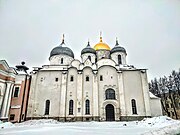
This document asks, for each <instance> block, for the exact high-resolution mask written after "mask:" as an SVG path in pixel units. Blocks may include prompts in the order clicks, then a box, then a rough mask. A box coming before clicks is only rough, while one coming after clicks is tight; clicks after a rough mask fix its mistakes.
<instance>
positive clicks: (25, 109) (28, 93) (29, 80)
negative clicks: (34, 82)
mask: <svg viewBox="0 0 180 135" xmlns="http://www.w3.org/2000/svg"><path fill="white" fill-rule="evenodd" d="M31 79H32V76H30V77H29V87H28V92H27V101H26V108H25V115H24V120H25V121H26V116H27V108H28V101H29V93H30V87H31Z"/></svg>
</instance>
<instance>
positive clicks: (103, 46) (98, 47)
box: [94, 37, 111, 51]
mask: <svg viewBox="0 0 180 135" xmlns="http://www.w3.org/2000/svg"><path fill="white" fill-rule="evenodd" d="M94 50H96V51H97V50H109V51H110V50H111V48H110V47H109V46H108V45H107V44H106V43H103V41H102V37H100V42H99V43H97V44H96V45H95V46H94Z"/></svg>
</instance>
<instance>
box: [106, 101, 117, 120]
mask: <svg viewBox="0 0 180 135" xmlns="http://www.w3.org/2000/svg"><path fill="white" fill-rule="evenodd" d="M106 121H115V115H114V106H113V105H111V104H108V105H106Z"/></svg>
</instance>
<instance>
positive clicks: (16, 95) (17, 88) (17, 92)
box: [14, 87, 19, 97]
mask: <svg viewBox="0 0 180 135" xmlns="http://www.w3.org/2000/svg"><path fill="white" fill-rule="evenodd" d="M18 95H19V87H15V90H14V97H18Z"/></svg>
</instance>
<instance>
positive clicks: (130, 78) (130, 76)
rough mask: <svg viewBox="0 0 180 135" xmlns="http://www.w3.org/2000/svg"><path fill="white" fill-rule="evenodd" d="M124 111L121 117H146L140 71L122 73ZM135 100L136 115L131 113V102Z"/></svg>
mask: <svg viewBox="0 0 180 135" xmlns="http://www.w3.org/2000/svg"><path fill="white" fill-rule="evenodd" d="M122 75H123V76H122V77H123V87H124V98H125V105H126V111H125V114H122V116H146V108H145V101H144V100H145V99H144V96H143V88H142V82H141V75H140V71H122ZM132 99H135V100H136V106H137V115H136V114H133V113H132V104H131V100H132Z"/></svg>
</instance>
